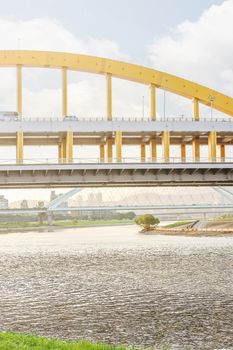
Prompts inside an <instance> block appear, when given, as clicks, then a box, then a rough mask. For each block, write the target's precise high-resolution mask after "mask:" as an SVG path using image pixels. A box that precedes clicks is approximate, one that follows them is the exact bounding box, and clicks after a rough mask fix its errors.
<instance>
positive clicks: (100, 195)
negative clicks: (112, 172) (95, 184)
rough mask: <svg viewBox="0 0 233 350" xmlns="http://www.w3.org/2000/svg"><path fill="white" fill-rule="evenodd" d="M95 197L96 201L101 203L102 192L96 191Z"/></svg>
mask: <svg viewBox="0 0 233 350" xmlns="http://www.w3.org/2000/svg"><path fill="white" fill-rule="evenodd" d="M95 199H96V202H97V203H102V201H103V195H102V193H101V192H97V193H96V195H95Z"/></svg>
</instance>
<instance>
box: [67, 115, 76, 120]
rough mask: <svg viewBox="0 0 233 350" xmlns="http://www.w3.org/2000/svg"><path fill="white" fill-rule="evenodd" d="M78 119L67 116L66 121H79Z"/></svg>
mask: <svg viewBox="0 0 233 350" xmlns="http://www.w3.org/2000/svg"><path fill="white" fill-rule="evenodd" d="M77 120H78V118H77V117H76V115H66V116H65V117H64V121H77Z"/></svg>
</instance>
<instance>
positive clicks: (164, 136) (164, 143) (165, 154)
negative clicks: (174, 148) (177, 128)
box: [162, 130, 170, 162]
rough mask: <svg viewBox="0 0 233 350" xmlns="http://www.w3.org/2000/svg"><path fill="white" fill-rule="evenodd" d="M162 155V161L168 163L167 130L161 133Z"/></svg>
mask: <svg viewBox="0 0 233 350" xmlns="http://www.w3.org/2000/svg"><path fill="white" fill-rule="evenodd" d="M162 153H163V159H164V160H165V162H168V161H169V157H170V134H169V131H168V130H165V131H163V133H162Z"/></svg>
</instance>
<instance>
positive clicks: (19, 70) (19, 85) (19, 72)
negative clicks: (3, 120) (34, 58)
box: [16, 64, 22, 116]
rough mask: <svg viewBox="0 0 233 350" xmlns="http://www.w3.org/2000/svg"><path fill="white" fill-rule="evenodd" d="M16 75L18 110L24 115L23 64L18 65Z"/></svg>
mask: <svg viewBox="0 0 233 350" xmlns="http://www.w3.org/2000/svg"><path fill="white" fill-rule="evenodd" d="M16 76H17V84H16V85H17V94H16V96H17V112H18V113H19V115H20V116H21V115H22V66H21V64H18V65H17V66H16Z"/></svg>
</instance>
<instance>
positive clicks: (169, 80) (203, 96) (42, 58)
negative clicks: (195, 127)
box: [0, 50, 233, 116]
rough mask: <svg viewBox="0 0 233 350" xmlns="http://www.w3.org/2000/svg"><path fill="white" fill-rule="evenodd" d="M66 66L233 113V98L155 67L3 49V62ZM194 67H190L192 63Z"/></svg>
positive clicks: (27, 65) (4, 64) (85, 57)
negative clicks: (143, 86)
mask: <svg viewBox="0 0 233 350" xmlns="http://www.w3.org/2000/svg"><path fill="white" fill-rule="evenodd" d="M17 65H22V66H25V67H45V68H46V67H47V68H61V67H66V68H68V69H70V70H78V71H84V72H90V73H96V74H104V75H106V74H111V75H112V76H114V77H117V78H122V79H126V80H131V81H134V82H138V83H142V84H146V85H150V84H154V85H155V86H157V87H158V88H161V89H163V90H166V91H170V92H172V93H175V94H178V95H180V96H184V97H186V98H189V99H193V98H196V99H197V100H198V101H199V102H200V103H202V104H205V105H207V106H210V107H211V105H212V108H214V109H216V110H219V111H221V112H223V113H226V114H228V115H230V116H233V98H232V97H229V96H226V95H224V94H222V93H220V92H218V91H215V90H212V89H210V88H207V87H205V86H202V85H200V84H196V83H194V82H191V81H189V80H186V79H183V78H179V77H177V76H174V75H171V74H168V73H164V72H161V71H158V70H155V69H151V68H147V67H142V66H138V65H135V64H130V63H126V62H121V61H115V60H110V59H107V58H101V57H95V56H87V55H78V54H71V53H63V52H48V51H23V50H22V51H0V66H4V67H6V66H17ZM190 68H191V67H190Z"/></svg>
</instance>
